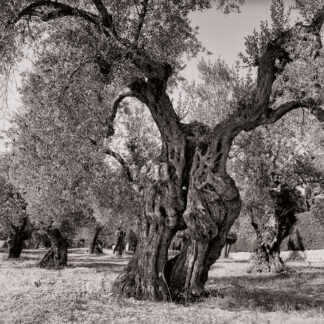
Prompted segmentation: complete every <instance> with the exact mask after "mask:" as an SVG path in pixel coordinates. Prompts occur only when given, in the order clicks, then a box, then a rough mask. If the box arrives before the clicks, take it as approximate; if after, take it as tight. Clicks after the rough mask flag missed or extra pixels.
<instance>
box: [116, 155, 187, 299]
mask: <svg viewBox="0 0 324 324" xmlns="http://www.w3.org/2000/svg"><path fill="white" fill-rule="evenodd" d="M182 159H183V157H182ZM142 173H143V176H144V183H143V191H144V192H143V200H144V203H143V211H142V219H141V232H140V236H139V242H138V245H137V248H136V252H135V254H134V256H133V258H132V260H131V262H130V263H129V264H128V266H127V268H126V273H125V274H123V275H121V276H120V277H119V278H117V280H116V282H115V283H114V287H113V290H114V292H116V293H118V294H121V295H123V296H127V297H130V296H132V297H135V298H137V299H150V300H164V301H165V300H169V299H170V291H169V288H168V285H167V283H166V280H165V278H164V266H165V264H166V262H167V260H168V247H169V245H170V242H171V240H172V238H173V236H174V235H175V233H176V231H177V230H178V229H180V228H184V223H183V219H182V213H183V209H184V203H183V193H182V190H181V186H180V185H179V183H178V181H179V178H178V176H177V173H176V170H175V168H174V167H173V165H171V164H169V163H166V162H149V163H148V164H147V166H146V168H145V169H144V170H142Z"/></svg>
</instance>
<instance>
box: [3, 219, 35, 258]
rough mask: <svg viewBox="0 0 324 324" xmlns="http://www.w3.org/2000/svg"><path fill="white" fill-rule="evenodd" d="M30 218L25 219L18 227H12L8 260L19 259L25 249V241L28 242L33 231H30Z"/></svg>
mask: <svg viewBox="0 0 324 324" xmlns="http://www.w3.org/2000/svg"><path fill="white" fill-rule="evenodd" d="M27 225H28V217H23V219H22V220H21V223H20V224H19V225H18V226H14V225H12V232H11V233H10V237H9V240H8V258H9V259H17V258H19V257H20V254H21V252H22V249H23V245H24V241H25V240H28V239H29V238H30V236H31V234H32V231H33V229H31V230H30V229H28V228H27V227H28V226H27Z"/></svg>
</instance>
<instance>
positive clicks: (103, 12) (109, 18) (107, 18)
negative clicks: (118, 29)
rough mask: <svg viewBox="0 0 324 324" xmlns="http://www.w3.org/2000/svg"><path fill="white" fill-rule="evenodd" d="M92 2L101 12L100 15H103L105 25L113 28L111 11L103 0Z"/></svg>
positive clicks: (93, 0)
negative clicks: (109, 11)
mask: <svg viewBox="0 0 324 324" xmlns="http://www.w3.org/2000/svg"><path fill="white" fill-rule="evenodd" d="M92 2H93V3H94V5H95V6H96V8H97V10H98V12H99V13H100V15H101V17H102V22H103V25H104V26H105V27H107V28H108V29H112V28H113V19H112V15H111V14H110V13H108V11H107V8H106V7H105V5H104V4H103V2H102V1H101V0H92Z"/></svg>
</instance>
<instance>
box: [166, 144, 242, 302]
mask: <svg viewBox="0 0 324 324" xmlns="http://www.w3.org/2000/svg"><path fill="white" fill-rule="evenodd" d="M217 146H218V148H219V149H218V153H219V154H220V155H219V156H218V155H217V154H215V155H214V154H212V155H209V150H210V149H211V148H207V149H206V148H204V147H203V148H197V150H196V153H195V156H194V160H193V165H192V168H191V176H190V186H189V193H188V201H187V207H186V210H185V212H184V220H185V223H186V224H187V226H188V229H187V233H188V236H189V239H188V240H187V241H186V243H185V244H184V247H183V249H182V251H181V252H180V254H179V255H177V256H176V257H175V259H173V260H172V259H171V260H169V262H168V265H167V267H166V274H165V276H166V278H167V282H168V283H169V286H170V291H171V292H172V297H173V299H177V300H182V299H185V300H191V299H196V298H199V297H200V296H201V295H202V294H203V293H204V286H205V283H206V281H207V279H208V271H209V269H210V267H211V266H212V264H214V262H215V261H216V260H217V259H218V258H219V257H220V255H221V252H222V249H223V247H224V245H225V243H226V238H227V234H228V232H229V230H230V228H231V226H232V225H233V223H234V221H235V220H236V219H237V217H238V216H239V213H240V210H241V200H240V197H239V192H238V189H237V188H236V185H235V183H234V181H233V179H232V178H231V177H230V176H229V175H228V174H227V173H226V171H225V169H224V168H223V167H219V168H218V167H212V168H211V167H210V166H211V165H212V164H211V163H210V161H211V160H212V158H213V157H215V156H216V160H217V159H218V161H219V160H220V159H222V156H225V155H226V152H222V149H221V145H217ZM223 147H224V146H223ZM224 150H226V148H225V147H224ZM217 156H218V157H217ZM222 166H224V165H222Z"/></svg>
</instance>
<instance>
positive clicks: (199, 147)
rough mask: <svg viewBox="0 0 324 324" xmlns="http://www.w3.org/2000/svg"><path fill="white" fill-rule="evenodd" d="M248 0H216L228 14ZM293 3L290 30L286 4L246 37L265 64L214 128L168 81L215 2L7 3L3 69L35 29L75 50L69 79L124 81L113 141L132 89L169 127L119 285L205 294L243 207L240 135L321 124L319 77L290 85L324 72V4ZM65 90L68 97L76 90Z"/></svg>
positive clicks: (157, 295) (114, 105) (141, 293)
mask: <svg viewBox="0 0 324 324" xmlns="http://www.w3.org/2000/svg"><path fill="white" fill-rule="evenodd" d="M241 2H242V1H217V2H216V3H217V4H218V7H219V8H220V9H223V10H226V11H229V10H235V9H236V8H237V4H238V3H241ZM274 3H281V1H274ZM296 4H297V7H298V8H299V9H300V10H301V14H302V15H303V16H304V17H305V19H306V21H305V22H304V23H298V24H297V25H295V26H293V27H287V26H286V24H282V23H281V22H282V21H281V19H277V17H279V18H280V17H281V16H282V15H281V11H280V8H279V9H278V8H277V9H276V8H274V9H276V10H277V12H278V15H274V18H275V25H274V28H272V29H271V32H270V33H269V34H267V35H266V37H263V38H262V37H259V36H258V35H254V36H251V37H250V38H249V39H248V41H247V43H248V44H247V45H248V49H247V51H248V55H249V56H248V60H250V62H251V64H253V65H254V66H256V67H257V70H258V72H257V79H256V82H255V83H254V86H253V88H252V89H250V91H248V92H244V91H243V92H238V93H237V96H233V102H234V103H235V105H234V107H235V109H233V111H232V112H231V113H230V114H228V115H227V116H226V118H224V119H223V120H221V121H220V122H219V123H217V124H216V125H212V126H208V125H205V124H202V123H198V122H192V123H183V122H181V120H180V118H179V116H178V114H177V113H176V111H175V109H174V105H173V103H172V101H171V99H170V97H169V94H168V89H169V87H170V85H171V86H172V84H173V83H174V81H175V77H176V76H177V73H178V72H179V70H180V69H181V66H182V58H183V55H184V54H187V55H188V56H193V55H195V54H197V52H198V51H199V50H200V49H202V47H201V45H200V44H199V42H198V41H197V39H196V31H195V29H194V28H193V27H192V26H190V20H189V14H190V12H192V11H193V10H196V9H210V7H211V5H212V1H206V0H201V1H186V0H184V1H158V2H157V1H149V0H144V1H141V2H137V1H134V2H129V1H126V0H125V1H120V0H119V1H117V0H116V1H103V0H92V1H90V0H88V1H87V0H84V1H82V2H80V1H73V0H71V1H63V2H59V1H50V0H40V1H36V0H35V1H11V2H10V3H7V2H5V1H1V6H2V8H3V11H2V12H3V14H2V18H1V20H2V22H3V23H2V24H1V28H2V29H3V30H2V34H3V38H2V42H3V44H4V46H3V47H2V50H1V54H2V56H3V57H4V58H5V59H4V60H3V64H2V70H3V71H4V72H6V71H7V70H8V69H7V67H8V66H10V65H12V64H13V63H14V62H15V61H16V59H17V57H19V55H21V49H22V45H23V44H24V41H33V39H32V38H28V34H29V31H30V30H32V31H33V30H34V31H35V33H34V34H33V37H34V39H36V40H35V44H37V45H39V44H41V45H42V44H43V45H44V44H46V46H45V47H46V48H47V49H48V50H50V51H52V52H53V53H55V52H61V53H62V55H63V53H64V55H65V54H66V57H68V58H69V60H67V61H66V63H65V65H63V67H64V69H63V70H62V71H64V74H68V75H69V76H71V78H70V77H68V80H71V79H74V80H77V82H79V83H82V81H83V80H82V78H80V77H78V71H79V70H80V69H81V68H82V67H84V66H87V69H88V71H89V73H92V74H96V75H97V76H98V78H102V80H103V81H105V82H106V83H109V84H110V85H116V89H120V88H121V90H122V91H123V92H122V93H121V94H120V95H119V96H117V97H116V100H114V101H113V102H111V101H110V102H106V103H105V104H106V107H109V109H107V115H106V118H105V127H106V137H109V136H112V135H113V134H114V119H115V117H116V113H117V110H118V107H119V106H120V104H121V102H122V101H123V100H124V99H125V98H128V97H133V98H135V99H137V100H138V101H140V102H141V103H142V104H144V105H145V106H146V107H147V108H148V110H149V111H150V113H151V115H152V118H153V120H154V122H155V123H156V125H157V127H158V129H159V132H160V134H161V141H162V147H161V152H160V154H159V155H158V156H157V157H155V158H154V159H151V160H149V161H147V163H146V164H145V166H144V167H143V168H142V169H141V173H140V176H141V177H140V178H141V179H140V183H141V186H140V188H141V194H142V197H143V198H142V199H143V200H142V201H143V206H142V208H141V210H142V212H141V233H140V237H139V242H138V246H137V249H136V252H135V254H134V257H133V259H132V260H131V261H130V263H129V265H128V266H127V268H126V272H125V273H124V274H123V275H121V276H120V277H119V278H118V279H117V280H116V282H115V284H114V290H115V292H118V293H120V294H122V295H124V296H133V297H136V298H142V299H151V300H169V299H170V298H172V296H174V295H177V294H178V293H179V292H180V293H181V294H182V293H184V294H185V295H186V296H191V295H200V294H201V293H202V291H203V289H204V284H205V282H206V281H207V278H208V271H209V268H210V266H211V265H212V264H213V263H214V262H215V261H216V260H217V258H218V257H219V255H220V253H221V249H222V247H223V246H224V244H225V241H226V237H227V233H228V231H229V229H230V227H231V225H232V224H233V222H234V221H235V219H236V218H237V217H238V216H239V213H240V210H241V206H242V203H241V199H240V195H239V191H238V188H237V187H236V185H235V182H234V180H233V179H232V177H231V176H230V175H229V174H228V172H227V166H226V164H227V160H228V155H229V152H230V150H231V147H232V144H233V141H234V139H235V138H236V137H237V136H238V135H239V134H240V133H241V132H242V131H251V130H253V129H255V128H256V127H258V126H261V125H265V124H272V123H275V122H276V121H277V120H279V119H280V118H281V117H282V116H284V115H285V114H287V113H288V112H290V111H292V110H294V109H298V108H302V107H304V108H307V109H309V110H310V111H311V112H312V113H314V114H315V115H316V116H317V117H318V118H319V120H321V121H323V120H324V114H323V110H322V106H321V100H322V93H321V92H320V91H317V90H316V89H317V88H318V87H317V88H316V85H315V83H314V82H310V83H309V84H308V85H307V91H306V93H305V94H304V95H300V93H301V88H300V87H298V86H297V87H294V88H293V87H292V85H293V84H295V83H294V82H293V81H294V80H293V79H294V78H295V77H296V78H298V80H300V77H301V76H303V78H304V76H305V75H306V76H308V77H309V79H312V74H313V71H314V70H315V71H316V73H315V74H316V78H317V79H319V80H322V76H323V74H322V68H321V66H322V65H321V63H320V62H322V47H321V42H320V31H321V28H322V25H323V19H324V8H323V3H322V1H316V2H312V3H310V2H308V1H301V0H299V1H297V3H296ZM280 15H281V16H280ZM45 23H47V24H45ZM85 35H86V37H85ZM85 40H87V41H85ZM259 40H262V42H259ZM45 52H46V51H43V52H42V51H40V53H39V55H42V54H44V53H45ZM47 52H48V51H47ZM53 63H54V66H55V61H54V62H53ZM3 68H4V69H3ZM58 73H60V71H58ZM52 75H53V76H54V75H55V73H53V74H52ZM312 80H313V79H312ZM307 81H308V79H307ZM71 82H72V81H71ZM305 82H306V81H305ZM316 83H318V81H316ZM319 83H320V82H319ZM279 84H280V88H281V89H283V90H284V89H285V88H287V91H288V90H289V91H290V93H289V94H288V95H287V96H286V97H285V100H279V101H278V100H277V99H278V96H277V95H276V93H275V92H274V91H273V90H274V89H275V86H276V85H279ZM62 91H63V89H62ZM62 91H60V93H62ZM104 92H105V88H102V93H101V94H103V93H104ZM86 94H89V95H91V92H86ZM63 98H64V99H65V100H68V98H69V96H68V92H67V93H66V92H65V96H63ZM185 228H187V231H188V234H189V236H190V240H189V241H188V242H189V245H186V246H184V249H183V250H182V252H181V253H180V254H179V256H178V257H177V259H176V260H173V261H172V262H171V263H169V266H168V267H166V263H167V261H168V246H169V244H170V242H171V240H172V238H173V236H174V235H175V234H176V232H177V231H179V230H182V229H185ZM165 270H167V273H165Z"/></svg>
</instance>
